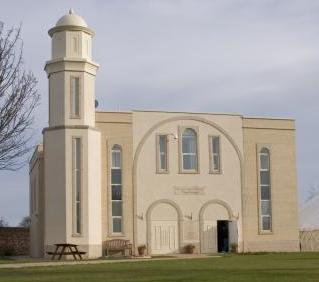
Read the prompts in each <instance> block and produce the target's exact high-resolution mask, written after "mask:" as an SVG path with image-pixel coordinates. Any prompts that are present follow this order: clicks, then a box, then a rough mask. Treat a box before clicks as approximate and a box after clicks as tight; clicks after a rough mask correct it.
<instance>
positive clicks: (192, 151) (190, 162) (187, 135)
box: [182, 128, 198, 171]
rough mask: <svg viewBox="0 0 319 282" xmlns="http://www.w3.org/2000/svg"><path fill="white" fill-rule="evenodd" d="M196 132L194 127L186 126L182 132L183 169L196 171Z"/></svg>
mask: <svg viewBox="0 0 319 282" xmlns="http://www.w3.org/2000/svg"><path fill="white" fill-rule="evenodd" d="M197 158H198V157H197V134H196V132H195V130H194V129H191V128H187V129H185V130H184V131H183V134H182V165H183V171H197V160H198V159H197Z"/></svg>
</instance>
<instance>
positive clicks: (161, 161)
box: [157, 135, 168, 172]
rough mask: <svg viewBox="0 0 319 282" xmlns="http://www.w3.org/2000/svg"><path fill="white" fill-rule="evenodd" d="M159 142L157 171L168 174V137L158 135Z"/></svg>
mask: <svg viewBox="0 0 319 282" xmlns="http://www.w3.org/2000/svg"><path fill="white" fill-rule="evenodd" d="M157 142H158V144H157V151H158V152H157V154H158V156H157V171H158V172H167V171H168V165H167V161H168V160H167V135H158V136H157Z"/></svg>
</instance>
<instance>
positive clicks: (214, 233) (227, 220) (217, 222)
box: [199, 200, 237, 253]
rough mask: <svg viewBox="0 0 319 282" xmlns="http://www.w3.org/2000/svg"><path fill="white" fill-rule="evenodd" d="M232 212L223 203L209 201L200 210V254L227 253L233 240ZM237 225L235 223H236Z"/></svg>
mask: <svg viewBox="0 0 319 282" xmlns="http://www.w3.org/2000/svg"><path fill="white" fill-rule="evenodd" d="M231 219H232V211H231V209H230V207H229V206H228V205H227V204H226V203H225V202H223V201H220V200H211V201H209V202H207V203H206V204H204V205H203V207H202V208H201V210H200V214H199V220H200V240H201V241H200V243H201V244H200V245H201V253H217V252H219V251H228V248H229V245H230V240H233V234H232V233H233V232H237V231H233V230H232V229H233V223H232V221H231ZM236 224H237V223H236Z"/></svg>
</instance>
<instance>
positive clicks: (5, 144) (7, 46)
mask: <svg viewBox="0 0 319 282" xmlns="http://www.w3.org/2000/svg"><path fill="white" fill-rule="evenodd" d="M20 35H21V27H19V28H11V29H8V30H7V31H5V29H4V24H3V23H1V22H0V170H16V169H19V168H21V167H22V166H23V165H24V164H25V163H26V159H25V157H26V153H28V152H29V151H30V149H31V148H32V147H31V146H30V139H31V137H32V130H31V129H32V128H31V125H32V123H33V120H34V116H33V113H34V110H35V108H36V107H37V105H38V104H39V98H40V97H39V94H38V91H37V89H36V86H37V80H36V78H35V76H34V75H33V74H32V73H31V72H27V71H25V69H24V64H23V56H22V50H23V41H22V39H21V36H20Z"/></svg>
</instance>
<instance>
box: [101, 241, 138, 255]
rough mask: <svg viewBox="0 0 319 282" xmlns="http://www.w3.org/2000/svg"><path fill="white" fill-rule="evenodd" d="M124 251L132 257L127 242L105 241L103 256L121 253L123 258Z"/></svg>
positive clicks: (130, 245) (130, 248) (128, 242)
mask: <svg viewBox="0 0 319 282" xmlns="http://www.w3.org/2000/svg"><path fill="white" fill-rule="evenodd" d="M126 251H128V253H129V255H130V256H131V255H132V244H131V243H130V241H129V240H124V239H112V240H108V241H106V249H105V255H107V256H108V255H110V254H111V253H119V252H121V253H122V255H123V256H126Z"/></svg>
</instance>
